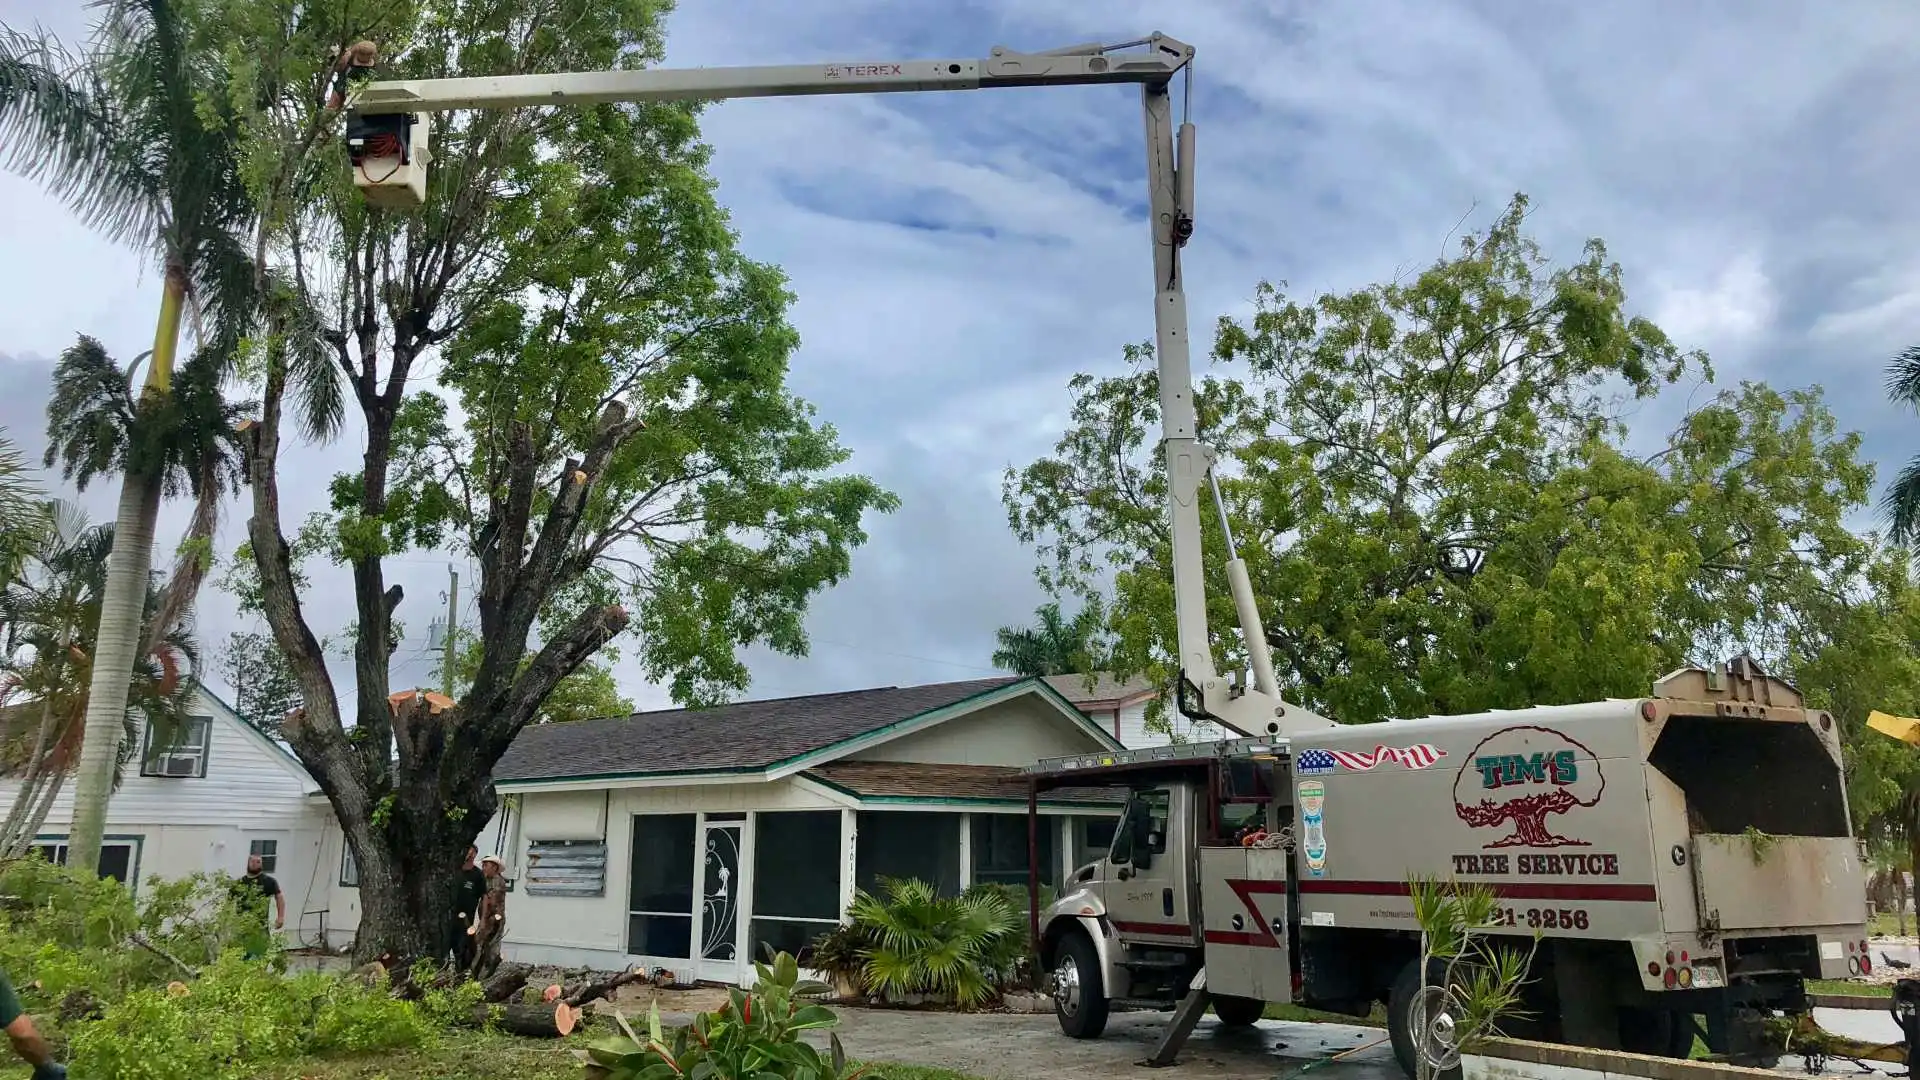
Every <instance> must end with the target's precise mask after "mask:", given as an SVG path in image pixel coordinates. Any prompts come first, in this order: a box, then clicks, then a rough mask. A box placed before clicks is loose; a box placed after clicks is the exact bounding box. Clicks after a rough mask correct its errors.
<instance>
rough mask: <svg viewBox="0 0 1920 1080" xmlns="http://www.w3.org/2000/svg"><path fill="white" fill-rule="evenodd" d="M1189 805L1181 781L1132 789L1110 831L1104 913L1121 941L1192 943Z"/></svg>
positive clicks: (1191, 817) (1191, 841)
mask: <svg viewBox="0 0 1920 1080" xmlns="http://www.w3.org/2000/svg"><path fill="white" fill-rule="evenodd" d="M1192 828H1193V807H1192V799H1191V795H1190V792H1189V791H1188V790H1187V789H1186V788H1185V787H1183V786H1181V785H1177V784H1175V785H1167V786H1156V787H1149V788H1141V789H1136V790H1134V791H1133V792H1132V793H1131V794H1130V795H1129V796H1128V797H1127V806H1126V811H1125V813H1124V814H1122V816H1121V819H1120V826H1119V828H1117V829H1115V830H1114V833H1113V847H1112V849H1111V850H1109V852H1108V854H1107V861H1108V862H1109V863H1111V864H1112V866H1113V874H1112V875H1111V876H1109V877H1108V879H1107V888H1106V895H1105V897H1104V899H1105V901H1106V906H1107V918H1108V919H1109V920H1110V921H1111V922H1112V923H1113V929H1114V931H1115V932H1116V933H1118V934H1119V935H1120V937H1121V938H1122V939H1123V940H1126V941H1129V942H1137V943H1139V944H1142V945H1193V944H1196V943H1197V937H1196V935H1195V933H1194V928H1193V906H1192V898H1191V894H1190V890H1191V885H1190V882H1189V878H1190V874H1189V869H1190V868H1189V866H1188V860H1187V857H1186V856H1187V853H1189V852H1191V851H1192V850H1193V837H1192V835H1191V833H1192Z"/></svg>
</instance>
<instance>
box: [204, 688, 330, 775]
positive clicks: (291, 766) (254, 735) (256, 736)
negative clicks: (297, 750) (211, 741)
mask: <svg viewBox="0 0 1920 1080" xmlns="http://www.w3.org/2000/svg"><path fill="white" fill-rule="evenodd" d="M193 690H194V694H195V695H196V696H197V697H198V698H199V702H198V703H199V704H200V705H201V706H202V707H204V708H205V709H206V711H207V712H208V713H209V714H211V715H212V716H213V718H214V719H215V721H217V722H223V723H225V724H227V725H228V726H230V727H232V728H233V729H234V730H236V731H238V732H240V733H241V734H242V736H244V737H245V738H247V739H249V740H251V741H252V742H254V743H256V744H258V745H259V746H261V747H262V748H263V749H265V750H266V751H267V753H268V755H269V756H270V757H272V758H273V760H274V764H276V765H278V766H279V767H280V768H281V769H283V770H285V771H286V773H287V775H289V776H291V777H293V778H294V779H296V780H298V781H300V783H301V785H302V786H303V787H304V788H305V789H306V790H307V791H319V790H320V785H319V784H318V783H315V782H314V779H313V775H312V774H311V773H309V772H307V769H306V766H304V765H302V764H300V759H299V758H297V757H295V756H294V754H293V751H291V750H289V749H287V748H286V747H285V746H284V745H282V744H281V743H280V742H279V740H277V739H275V738H273V737H272V736H270V735H268V734H267V733H266V732H264V731H261V730H260V729H259V728H258V727H256V726H255V725H254V723H253V721H251V720H249V719H247V718H246V717H244V716H241V715H240V712H239V710H237V709H235V708H234V707H233V706H231V705H229V704H227V703H226V702H225V701H222V700H221V699H220V696H219V695H217V694H215V693H214V692H213V691H211V690H209V689H207V688H206V686H205V684H199V683H196V684H195V685H194V688H193Z"/></svg>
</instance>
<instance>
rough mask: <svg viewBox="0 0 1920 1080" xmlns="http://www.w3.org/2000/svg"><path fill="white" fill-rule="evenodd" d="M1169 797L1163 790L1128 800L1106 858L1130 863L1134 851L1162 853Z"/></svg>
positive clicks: (1135, 793)
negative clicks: (1111, 847)
mask: <svg viewBox="0 0 1920 1080" xmlns="http://www.w3.org/2000/svg"><path fill="white" fill-rule="evenodd" d="M1172 798H1173V797H1172V796H1171V795H1170V794H1169V793H1167V792H1166V791H1136V792H1134V793H1133V794H1132V795H1131V796H1130V797H1128V799H1127V808H1126V810H1125V811H1124V812H1122V814H1121V819H1120V827H1119V828H1118V829H1115V830H1114V833H1113V849H1112V851H1110V852H1109V853H1108V858H1110V859H1112V860H1113V861H1114V862H1115V863H1130V862H1132V861H1133V855H1134V852H1135V851H1144V852H1147V853H1149V854H1152V855H1163V854H1165V853H1166V850H1167V814H1168V809H1167V808H1168V806H1169V805H1170V804H1171V802H1172ZM1155 841H1157V842H1155Z"/></svg>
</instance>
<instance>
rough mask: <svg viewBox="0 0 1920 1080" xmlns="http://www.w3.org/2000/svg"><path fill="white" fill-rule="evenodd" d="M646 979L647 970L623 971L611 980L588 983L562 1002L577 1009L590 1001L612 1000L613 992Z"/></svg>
mask: <svg viewBox="0 0 1920 1080" xmlns="http://www.w3.org/2000/svg"><path fill="white" fill-rule="evenodd" d="M646 978H647V969H646V968H634V969H632V970H631V971H623V972H621V973H620V974H618V975H615V976H613V977H612V978H610V979H605V980H602V981H600V982H591V983H588V984H587V985H585V986H582V987H580V988H578V989H576V990H574V991H573V992H572V993H570V994H568V995H567V996H566V997H564V998H562V999H561V1000H563V1001H565V1002H566V1003H567V1004H568V1005H571V1006H573V1007H574V1008H576V1009H577V1008H579V1007H580V1006H582V1005H585V1004H586V1003H587V1002H589V1001H598V1000H600V999H602V998H610V997H612V996H613V992H614V991H615V990H618V989H620V988H621V987H623V986H626V985H627V984H628V983H637V982H645V981H646Z"/></svg>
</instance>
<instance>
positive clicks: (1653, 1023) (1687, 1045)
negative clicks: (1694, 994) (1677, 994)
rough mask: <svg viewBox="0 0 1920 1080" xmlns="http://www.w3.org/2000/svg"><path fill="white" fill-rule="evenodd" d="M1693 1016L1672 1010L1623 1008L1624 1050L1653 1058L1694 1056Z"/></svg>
mask: <svg viewBox="0 0 1920 1080" xmlns="http://www.w3.org/2000/svg"><path fill="white" fill-rule="evenodd" d="M1693 1031H1694V1029H1693V1017H1691V1016H1687V1015H1685V1014H1683V1013H1677V1012H1674V1011H1672V1010H1670V1009H1621V1010H1620V1049H1622V1050H1625V1051H1627V1052H1628V1053H1630V1054H1646V1055H1648V1056H1649V1057H1670V1058H1686V1057H1691V1056H1693Z"/></svg>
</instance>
